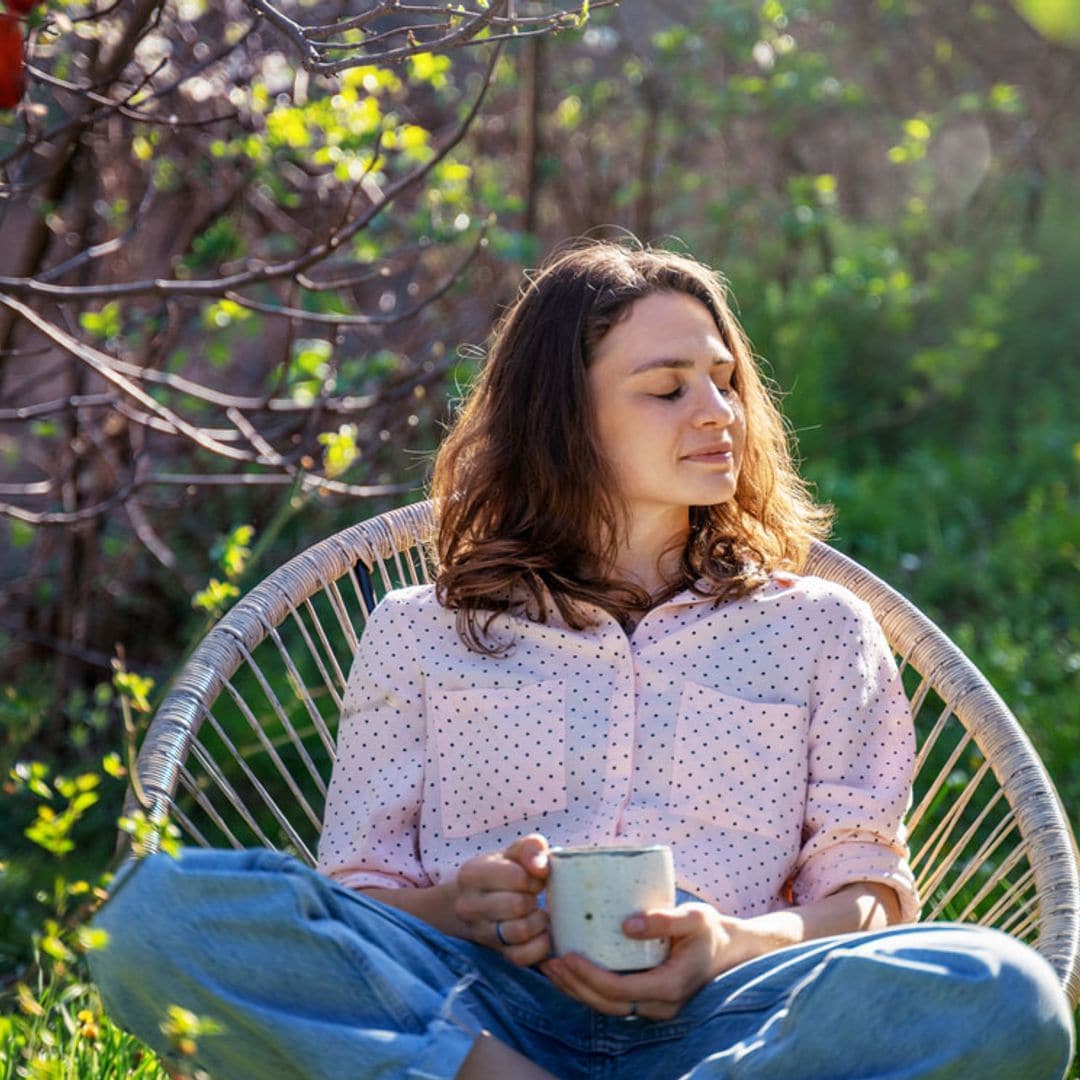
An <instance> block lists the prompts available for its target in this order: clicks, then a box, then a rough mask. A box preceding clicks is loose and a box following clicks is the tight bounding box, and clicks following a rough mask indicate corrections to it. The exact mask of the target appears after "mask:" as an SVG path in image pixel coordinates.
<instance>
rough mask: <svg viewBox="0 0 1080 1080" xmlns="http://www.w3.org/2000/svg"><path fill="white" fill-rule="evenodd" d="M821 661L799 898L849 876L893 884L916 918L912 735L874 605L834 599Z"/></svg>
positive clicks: (819, 893) (906, 913) (812, 896)
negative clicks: (909, 823)
mask: <svg viewBox="0 0 1080 1080" xmlns="http://www.w3.org/2000/svg"><path fill="white" fill-rule="evenodd" d="M834 604H835V606H832V605H830V607H831V608H832V610H830V612H829V613H828V617H827V618H826V620H825V624H826V625H827V626H828V627H829V631H830V632H829V633H828V634H827V635H826V636H825V640H823V642H822V647H821V652H820V654H819V656H818V658H817V666H816V671H815V678H814V688H813V696H812V700H811V703H810V705H811V713H810V746H809V756H808V778H807V779H808V787H807V798H806V811H805V816H804V822H803V837H802V847H801V850H800V852H799V856H798V860H797V863H796V869H795V875H794V879H793V881H792V894H793V898H794V900H795V902H796V903H798V904H805V903H809V902H811V901H813V900H818V899H821V898H822V897H824V896H828V895H829V894H830V893H832V892H835V891H836V890H837V889H840V888H842V887H843V886H845V885H850V884H853V883H855V882H860V881H868V882H879V883H881V884H885V885H889V886H891V887H892V888H893V889H894V890H895V892H896V894H897V897H898V898H899V901H900V907H901V916H902V918H903V920H904V921H905V922H911V921H914V920H915V919H917V918H918V915H919V906H920V902H919V896H918V892H917V890H916V887H915V880H914V876H913V874H912V872H911V867H910V865H909V863H908V847H907V839H906V832H905V829H904V825H903V818H904V814H905V813H906V811H907V809H908V807H909V805H910V800H911V779H912V773H913V769H914V761H915V733H914V727H913V724H912V720H911V713H910V710H909V708H908V703H907V698H906V696H905V694H904V688H903V684H902V681H901V677H900V674H899V672H898V671H897V668H896V664H895V662H894V660H893V656H892V652H891V650H890V649H889V645H888V643H887V641H886V640H885V635H884V634H883V633H882V631H881V628H880V627H879V626H878V624H877V622H876V621H875V620H874V618H873V615H872V614H871V612H870V609H869V608H868V607H867V606H866V605H865V604H863V603H862V602H861V601H859V600H856V599H854V598H853V597H849V598H845V599H837V598H834Z"/></svg>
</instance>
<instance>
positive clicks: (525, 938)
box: [454, 833, 551, 967]
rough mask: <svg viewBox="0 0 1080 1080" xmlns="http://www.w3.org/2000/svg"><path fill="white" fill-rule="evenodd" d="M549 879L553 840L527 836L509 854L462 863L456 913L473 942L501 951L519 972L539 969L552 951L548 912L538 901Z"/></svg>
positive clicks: (509, 850) (507, 852)
mask: <svg viewBox="0 0 1080 1080" xmlns="http://www.w3.org/2000/svg"><path fill="white" fill-rule="evenodd" d="M547 878H548V842H547V839H546V838H545V837H543V836H541V835H540V834H539V833H531V834H530V835H528V836H523V837H521V838H520V839H518V840H515V841H514V842H513V843H512V844H511V845H510V846H509V847H508V848H507V849H506V850H505V851H500V852H497V853H495V854H489V855H477V856H474V857H473V858H471V859H469V860H468V862H466V863H463V864H462V866H461V868H460V869H459V870H458V873H457V878H456V881H455V889H456V896H455V900H454V914H455V916H456V917H457V919H458V921H459V922H460V923H462V924H463V926H464V927H465V930H466V935H467V936H468V938H469V939H470V940H472V941H475V942H477V944H480V945H487V946H488V947H489V948H492V949H496V950H498V951H499V952H501V953H502V954H503V956H505V957H506V959H507V960H509V961H510V963H511V964H515V965H517V966H518V967H530V966H531V965H533V964H538V963H540V961H541V960H545V959H546V958H547V957H548V955H549V954H550V952H551V939H550V937H549V936H548V917H547V912H546V911H544V910H542V909H541V908H540V907H538V905H537V900H536V898H537V896H538V895H539V893H540V892H541V891H542V890H543V888H544V886H545V885H546V884H547ZM500 931H501V940H500Z"/></svg>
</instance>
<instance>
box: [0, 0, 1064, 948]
mask: <svg viewBox="0 0 1080 1080" xmlns="http://www.w3.org/2000/svg"><path fill="white" fill-rule="evenodd" d="M9 6H10V8H11V10H12V11H15V10H16V9H17V10H18V11H20V12H22V11H23V9H26V11H25V13H24V14H23V17H22V18H21V19H20V20H18V29H17V31H16V32H17V34H18V35H19V40H20V42H21V48H22V59H21V61H20V63H21V65H22V66H21V68H20V70H19V72H18V73H17V74H18V80H21V81H16V82H12V80H13V79H15V78H16V76H15V75H14V74H12V72H13V70H14V68H13V67H12V65H14V64H15V60H14V59H13V57H14V56H15V52H14V51H11V49H9V51H8V52H7V53H6V54H5V53H4V51H3V50H4V49H5V47H6V46H5V40H7V39H6V38H5V37H4V33H6V32H7V29H6V27H0V30H3V31H4V33H0V66H2V65H3V64H4V63H7V65H8V69H7V72H6V74H5V73H4V72H3V71H0V97H2V96H3V95H4V94H5V93H7V94H8V100H6V101H4V102H3V103H4V104H9V105H11V106H12V107H11V108H10V109H9V111H6V112H3V111H0V169H2V170H3V171H2V174H0V178H2V180H3V185H2V187H0V195H2V196H3V201H2V202H0V775H2V776H3V777H4V778H6V788H5V795H4V796H3V798H4V805H5V809H4V811H3V817H4V819H5V821H6V822H8V823H9V825H8V827H5V828H4V829H3V830H0V832H2V835H0V864H2V865H3V870H4V873H3V877H2V879H0V881H2V888H3V889H4V890H6V892H7V895H8V897H9V900H10V902H9V903H7V904H6V905H4V913H3V914H2V915H0V969H2V968H3V967H4V966H5V963H10V964H11V965H12V966H13V967H17V965H18V964H20V963H23V961H24V959H25V955H26V953H27V950H28V948H29V946H28V945H27V942H29V941H30V940H31V939H32V938H33V937H34V933H35V932H36V933H37V938H36V939H35V940H37V941H38V942H39V943H40V940H42V938H41V933H40V932H37V931H35V930H34V929H33V928H34V927H36V926H37V925H38V922H39V920H40V910H39V909H38V907H35V904H38V905H39V906H40V897H39V898H38V900H36V901H35V900H34V899H33V895H34V891H35V889H36V890H39V891H40V889H41V888H42V887H43V886H42V882H44V881H47V880H49V881H51V880H52V877H51V875H53V874H54V871H55V860H56V858H57V857H60V856H63V857H64V858H67V859H73V860H75V864H74V865H75V867H76V869H75V870H74V871H72V872H71V874H69V877H71V878H75V877H77V876H78V872H79V871H78V867H79V866H80V865H85V867H93V866H100V865H101V864H102V863H103V862H104V860H105V859H106V858H107V856H108V853H109V851H110V850H111V844H112V836H113V824H112V823H113V822H114V821H115V818H116V815H117V813H118V812H119V804H120V794H121V792H122V788H123V774H124V768H125V764H124V763H125V752H126V747H127V746H128V745H129V744H131V743H132V742H134V741H136V740H137V738H138V733H139V729H140V726H141V725H143V724H145V722H146V718H147V716H148V715H149V710H150V709H152V707H153V705H154V703H155V702H156V701H157V700H159V698H160V696H161V694H162V692H163V691H164V689H165V687H166V686H167V684H168V681H169V678H170V676H171V675H172V674H173V673H174V672H175V671H176V670H177V666H178V665H179V663H180V662H181V660H182V658H183V656H184V654H185V653H186V651H187V650H188V649H189V648H190V646H191V645H192V643H193V642H194V641H195V640H196V639H197V638H198V637H199V636H200V635H201V634H202V633H203V632H204V630H205V629H206V627H207V626H208V625H209V622H210V621H211V620H212V619H213V618H215V617H217V615H219V614H220V613H221V612H222V611H223V610H225V609H226V608H227V607H228V605H229V604H230V603H232V602H233V601H234V600H235V599H236V597H237V596H238V595H240V593H242V591H243V590H244V589H246V588H247V587H249V586H250V585H251V584H253V583H254V582H255V581H257V580H258V579H259V578H261V577H262V576H264V575H265V574H266V573H268V572H269V571H270V570H271V569H273V568H274V567H276V566H277V565H279V564H280V563H281V562H282V561H283V560H284V559H286V558H288V557H289V556H291V555H292V554H294V553H296V552H297V551H298V550H300V549H302V548H303V547H305V546H307V545H308V544H310V543H312V542H314V541H315V540H317V539H320V538H322V537H324V536H326V535H327V534H329V533H330V532H332V531H334V530H336V529H338V528H340V527H342V526H344V525H346V524H348V523H350V522H352V521H355V520H358V519H361V518H365V517H368V516H370V515H372V514H375V513H377V512H379V511H380V510H383V509H386V508H388V507H390V506H393V505H398V504H400V503H401V502H404V501H411V500H414V499H416V498H420V497H422V496H423V493H424V484H425V477H426V475H427V468H428V465H429V462H430V458H431V452H432V450H433V448H434V447H435V446H436V444H437V442H438V440H439V437H440V432H441V430H442V425H443V424H444V423H445V421H446V419H447V417H448V416H449V415H450V412H451V410H452V407H453V402H454V401H455V400H456V399H458V398H460V395H461V392H462V389H463V388H464V387H465V386H467V384H468V382H469V380H470V379H471V378H472V376H473V374H474V373H475V371H476V370H477V365H478V363H479V360H480V358H481V357H482V345H483V342H484V339H485V336H486V334H487V331H488V328H489V326H490V323H491V320H492V319H493V317H495V316H496V315H497V314H498V313H499V311H500V309H501V306H502V305H504V304H505V303H507V302H508V301H509V300H510V299H511V298H512V296H513V295H514V290H515V289H516V287H517V282H518V281H519V279H520V275H521V273H522V270H523V268H527V267H530V266H534V265H536V263H537V262H538V261H539V260H540V259H541V258H542V257H543V256H544V254H545V253H546V252H547V251H549V250H550V249H551V248H552V246H553V245H555V244H556V243H558V242H559V241H561V240H564V239H565V238H567V237H570V236H574V235H577V234H580V233H583V232H586V231H591V232H592V233H593V234H594V235H616V234H620V233H623V232H624V231H625V232H629V233H633V234H634V235H636V236H638V237H640V238H641V239H643V240H645V241H649V242H653V243H658V244H664V245H670V246H673V247H676V248H679V249H681V250H688V251H690V252H692V253H693V254H695V255H696V256H698V257H699V258H701V259H702V260H704V261H705V262H707V263H709V264H710V265H712V266H714V267H716V268H717V269H719V270H721V271H722V272H723V273H724V274H725V275H726V277H727V278H728V280H729V281H730V284H731V288H732V291H733V294H734V297H735V299H736V302H737V308H738V311H739V313H740V315H741V318H742V321H743V323H744V325H745V326H746V329H747V331H748V332H749V335H750V337H751V339H752V341H753V343H754V347H755V349H756V351H757V353H758V354H759V355H760V357H761V358H762V364H763V366H764V368H765V370H766V371H767V372H769V374H770V375H771V377H772V378H773V379H774V380H775V383H776V385H777V388H778V391H779V393H780V394H781V396H782V399H783V405H784V409H785V412H786V414H787V416H788V417H789V418H790V421H791V425H792V432H793V438H794V439H795V440H796V441H797V444H798V450H799V455H800V458H801V460H802V463H803V469H804V472H805V474H806V476H807V477H809V478H810V480H812V481H813V483H814V485H815V486H816V490H817V493H818V495H819V496H820V498H821V499H822V500H824V501H827V502H831V503H832V504H834V505H835V507H836V510H837V522H836V529H835V538H834V543H835V544H836V546H838V547H840V548H841V549H843V550H845V551H847V552H849V553H851V554H853V555H854V556H855V557H856V558H858V559H859V560H860V561H862V562H864V563H865V564H866V565H868V566H869V567H870V568H871V569H873V570H874V571H875V572H877V573H878V574H880V575H881V576H883V577H884V578H885V579H886V580H888V581H889V582H891V583H892V584H893V585H895V586H896V587H898V588H899V589H900V590H901V591H903V592H904V593H906V594H907V595H908V596H909V597H911V598H912V599H913V600H914V601H915V602H916V603H917V604H919V605H920V606H921V607H923V608H924V609H925V610H926V611H927V612H928V613H929V614H930V615H931V617H932V618H934V619H935V620H936V621H938V622H939V624H940V625H941V626H942V627H943V628H944V629H945V630H946V632H948V633H949V634H950V635H951V636H952V637H953V638H954V639H955V640H956V641H957V642H958V643H959V644H960V645H961V647H962V648H964V649H965V650H966V651H967V652H968V653H969V655H971V657H972V658H973V659H974V660H975V662H976V663H977V664H978V665H979V666H980V667H981V668H982V670H983V671H984V672H985V673H986V675H987V676H988V677H989V679H990V681H991V682H992V683H993V684H994V686H995V687H996V688H997V689H998V691H999V692H1000V693H1001V695H1002V696H1003V697H1004V698H1005V700H1006V702H1007V703H1008V704H1009V705H1010V706H1011V707H1012V709H1013V710H1014V711H1015V712H1016V714H1017V716H1018V717H1019V718H1020V720H1021V722H1022V723H1023V724H1024V726H1025V727H1026V729H1027V730H1028V731H1029V733H1030V734H1031V737H1032V739H1033V740H1034V742H1035V744H1036V746H1037V748H1038V749H1039V751H1040V752H1041V754H1042V755H1043V758H1044V760H1045V762H1046V764H1047V766H1048V768H1049V770H1050V772H1051V774H1052V776H1053V777H1054V779H1055V781H1056V783H1057V785H1058V788H1059V790H1060V792H1061V795H1062V797H1063V800H1064V802H1065V804H1066V807H1067V809H1068V811H1069V813H1070V815H1071V816H1072V820H1073V822H1074V824H1075V823H1076V822H1077V821H1078V820H1080V763H1078V762H1080V692H1078V691H1080V623H1078V615H1080V573H1078V571H1080V404H1078V402H1080V345H1078V342H1080V303H1078V302H1077V299H1076V296H1077V292H1078V289H1080V201H1078V199H1077V197H1076V196H1077V191H1078V187H1077V177H1078V173H1080V138H1078V135H1080V123H1078V115H1077V109H1076V102H1077V100H1080V94H1078V91H1080V51H1078V50H1080V10H1078V9H1080V5H1078V4H1076V3H1071V2H1067V0H1048V2H1040V0H1025V2H1023V3H1021V2H1019V0H1018V2H1017V3H1015V4H1014V3H1010V2H1009V0H918V2H915V0H790V2H789V0H783V2H782V0H755V2H753V3H749V2H741V0H725V2H720V0H649V2H646V0H624V3H623V4H622V5H621V6H617V7H616V6H610V5H603V4H598V3H593V4H592V6H591V9H590V6H589V4H587V3H586V4H585V5H584V6H577V5H575V6H573V7H558V6H556V5H552V4H545V3H535V4H528V3H520V4H518V5H517V7H516V8H514V7H512V6H511V7H509V8H508V7H507V5H499V4H493V5H491V7H490V8H489V5H487V4H478V5H470V6H469V7H470V11H472V14H470V15H469V16H468V19H472V18H473V15H475V16H476V19H480V20H484V19H486V20H487V22H486V24H484V25H481V24H480V23H477V22H475V20H474V21H473V22H472V23H470V22H469V21H468V19H467V18H466V13H464V8H463V14H462V15H461V18H460V22H459V23H454V24H453V25H451V23H453V19H451V18H449V17H446V18H444V19H443V22H441V23H440V22H439V19H438V18H435V17H434V16H432V20H433V21H432V22H431V26H435V29H434V30H432V29H431V27H430V26H428V25H427V24H419V23H417V22H416V21H415V18H414V17H411V16H406V15H404V14H402V13H397V14H395V13H393V12H390V11H382V12H381V13H380V12H379V11H376V10H374V9H378V8H388V7H389V5H377V4H370V3H369V4H363V3H352V4H349V3H338V2H329V0H326V2H322V0H320V2H301V3H297V4H293V5H291V6H289V7H287V8H286V7H284V6H283V7H282V8H281V10H282V11H283V12H286V11H287V13H288V15H289V18H290V19H291V20H295V22H292V23H291V27H292V29H290V25H287V23H288V21H289V20H284V21H282V20H275V19H273V18H270V17H268V16H267V14H266V11H265V10H262V9H260V10H257V5H256V4H255V3H245V2H244V0H223V2H221V3H216V4H210V3H206V2H203V0H132V2H131V3H129V4H126V5H119V6H118V7H116V8H115V9H114V8H113V7H111V6H109V7H106V8H103V9H102V10H101V11H100V12H98V11H97V10H96V9H95V8H93V7H92V6H91V5H87V4H83V3H79V2H67V0H55V2H49V3H47V4H37V5H35V4H33V3H29V2H27V0H23V2H22V3H21V4H13V5H9ZM270 10H271V11H273V10H274V9H270ZM365 12H367V13H368V15H370V16H371V18H369V19H368V21H366V22H365V21H364V18H365ZM375 15H378V16H379V20H375V18H374V16H375ZM4 18H5V19H13V18H14V15H10V16H4ZM410 18H414V21H413V23H412V24H410V23H409V19H410ZM439 18H443V17H442V16H440V17H439ZM349 19H352V22H351V23H350V22H349ZM500 20H501V21H500ZM515 20H516V22H515ZM297 23H301V24H303V25H304V26H305V27H309V28H310V27H317V26H320V25H321V26H324V27H330V28H331V29H329V30H323V31H319V32H315V31H311V32H309V33H307V34H306V35H305V34H301V33H300V32H299V29H298V26H297ZM466 31H468V33H466ZM555 31H558V32H555ZM440 34H441V35H442V36H441V37H440V36H439V35H440ZM455 34H458V35H459V38H458V39H455V38H454V35H455ZM500 39H501V40H500ZM497 49H498V50H500V51H499V52H498V53H496V50H497ZM5 56H6V57H7V59H6V60H5ZM305 56H306V57H307V58H308V60H309V65H308V67H307V68H305V67H304V66H303V65H302V63H301V60H302V59H303V57H305ZM5 79H6V80H7V82H5ZM9 84H10V85H9ZM121 703H123V705H124V707H126V709H127V712H128V724H127V729H128V730H127V731H125V724H124V720H123V710H122V708H121ZM57 775H60V776H61V779H62V780H63V783H64V784H66V785H67V788H66V789H65V788H64V787H63V786H62V785H61V784H58V783H57V781H56V779H55V778H56V776H57ZM94 776H96V777H97V780H94V779H86V778H87V777H94ZM80 777H81V778H82V779H81V780H79V781H78V783H81V784H82V787H81V788H80V787H78V783H76V779H77V778H80ZM73 778H76V779H73ZM73 784H74V785H75V786H72V785H73ZM65 790H66V791H67V792H68V793H67V794H66V795H65ZM43 792H44V793H43ZM81 795H85V796H87V797H86V798H83V799H82V802H81V804H80V803H79V799H80V796H81ZM76 805H78V806H79V809H78V812H77V813H75V814H74V816H72V817H69V818H68V819H64V820H62V821H61V823H60V825H57V824H56V819H57V818H61V819H63V815H64V814H65V813H68V812H69V811H70V810H71V808H72V807H73V806H76ZM43 806H45V807H49V808H50V811H49V812H50V813H51V814H52V817H51V818H50V817H49V816H48V814H46V815H45V820H42V807H43ZM27 828H30V829H31V831H33V829H34V828H37V829H38V836H37V837H36V838H34V837H31V838H30V839H27V838H26V837H25V835H24V830H25V829H27ZM50 829H52V832H51V833H50ZM50 837H51V840H50ZM50 842H51V843H52V844H53V848H54V849H53V850H50V848H49V843H50ZM65 844H68V846H65ZM80 860H81V862H80ZM83 872H85V873H90V870H89V869H87V870H85V871H83ZM11 897H19V898H20V899H18V901H16V900H14V899H10V898H11ZM46 936H47V935H46ZM5 941H6V944H5V943H4V942H5Z"/></svg>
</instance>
